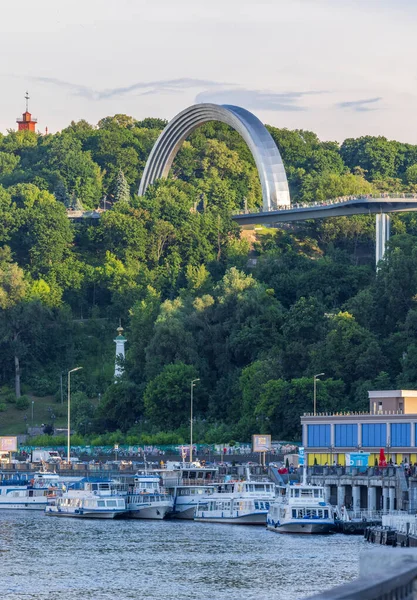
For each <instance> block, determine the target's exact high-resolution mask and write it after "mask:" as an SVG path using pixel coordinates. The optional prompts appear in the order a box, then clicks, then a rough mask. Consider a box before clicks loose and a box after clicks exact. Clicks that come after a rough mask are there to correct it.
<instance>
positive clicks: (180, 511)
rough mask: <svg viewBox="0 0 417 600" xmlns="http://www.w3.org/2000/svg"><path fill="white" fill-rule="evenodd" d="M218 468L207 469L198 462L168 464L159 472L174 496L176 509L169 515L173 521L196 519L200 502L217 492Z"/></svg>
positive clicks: (165, 486) (169, 491)
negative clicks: (196, 510) (196, 511)
mask: <svg viewBox="0 0 417 600" xmlns="http://www.w3.org/2000/svg"><path fill="white" fill-rule="evenodd" d="M218 473H219V470H218V468H217V467H206V466H205V465H202V464H201V463H200V462H199V461H198V460H196V461H193V462H191V463H190V462H174V461H172V462H167V464H166V468H165V469H162V470H160V471H159V474H160V476H161V477H162V482H163V486H164V488H165V489H166V490H167V492H168V493H170V494H171V495H172V496H173V499H174V507H173V510H172V511H171V512H170V513H169V514H168V516H169V517H170V518H173V519H190V520H192V519H193V518H194V512H195V509H196V507H197V505H198V503H199V501H201V500H203V499H205V498H206V497H207V496H210V495H211V494H213V493H214V492H215V491H216V490H217V486H216V485H215V482H216V481H217V480H218Z"/></svg>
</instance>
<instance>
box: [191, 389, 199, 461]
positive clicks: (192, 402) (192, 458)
mask: <svg viewBox="0 0 417 600" xmlns="http://www.w3.org/2000/svg"><path fill="white" fill-rule="evenodd" d="M196 381H200V379H193V380H192V382H191V394H190V395H191V408H190V413H191V419H190V463H192V462H193V390H194V386H195V382H196Z"/></svg>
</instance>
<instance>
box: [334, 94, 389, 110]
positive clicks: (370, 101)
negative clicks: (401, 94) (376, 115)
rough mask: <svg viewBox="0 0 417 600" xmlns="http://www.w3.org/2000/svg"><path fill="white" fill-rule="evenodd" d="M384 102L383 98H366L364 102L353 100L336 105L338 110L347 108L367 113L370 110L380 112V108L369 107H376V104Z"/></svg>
mask: <svg viewBox="0 0 417 600" xmlns="http://www.w3.org/2000/svg"><path fill="white" fill-rule="evenodd" d="M380 100H382V98H381V97H378V98H365V99H364V100H352V101H351V102H339V104H336V107H337V108H347V109H348V110H354V111H355V112H367V111H370V110H379V108H380V107H379V106H369V105H374V104H375V103H376V102H379V101H380Z"/></svg>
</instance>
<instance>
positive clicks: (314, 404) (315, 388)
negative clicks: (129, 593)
mask: <svg viewBox="0 0 417 600" xmlns="http://www.w3.org/2000/svg"><path fill="white" fill-rule="evenodd" d="M322 375H324V373H318V375H314V378H313V382H314V384H313V385H314V394H313V416H314V417H315V416H316V405H317V379H318V378H319V377H321V376H322Z"/></svg>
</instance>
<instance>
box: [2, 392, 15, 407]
mask: <svg viewBox="0 0 417 600" xmlns="http://www.w3.org/2000/svg"><path fill="white" fill-rule="evenodd" d="M3 399H4V400H6V402H8V403H9V404H16V394H15V393H14V392H12V391H11V390H10V391H9V392H6V393H5V394H4V396H3Z"/></svg>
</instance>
